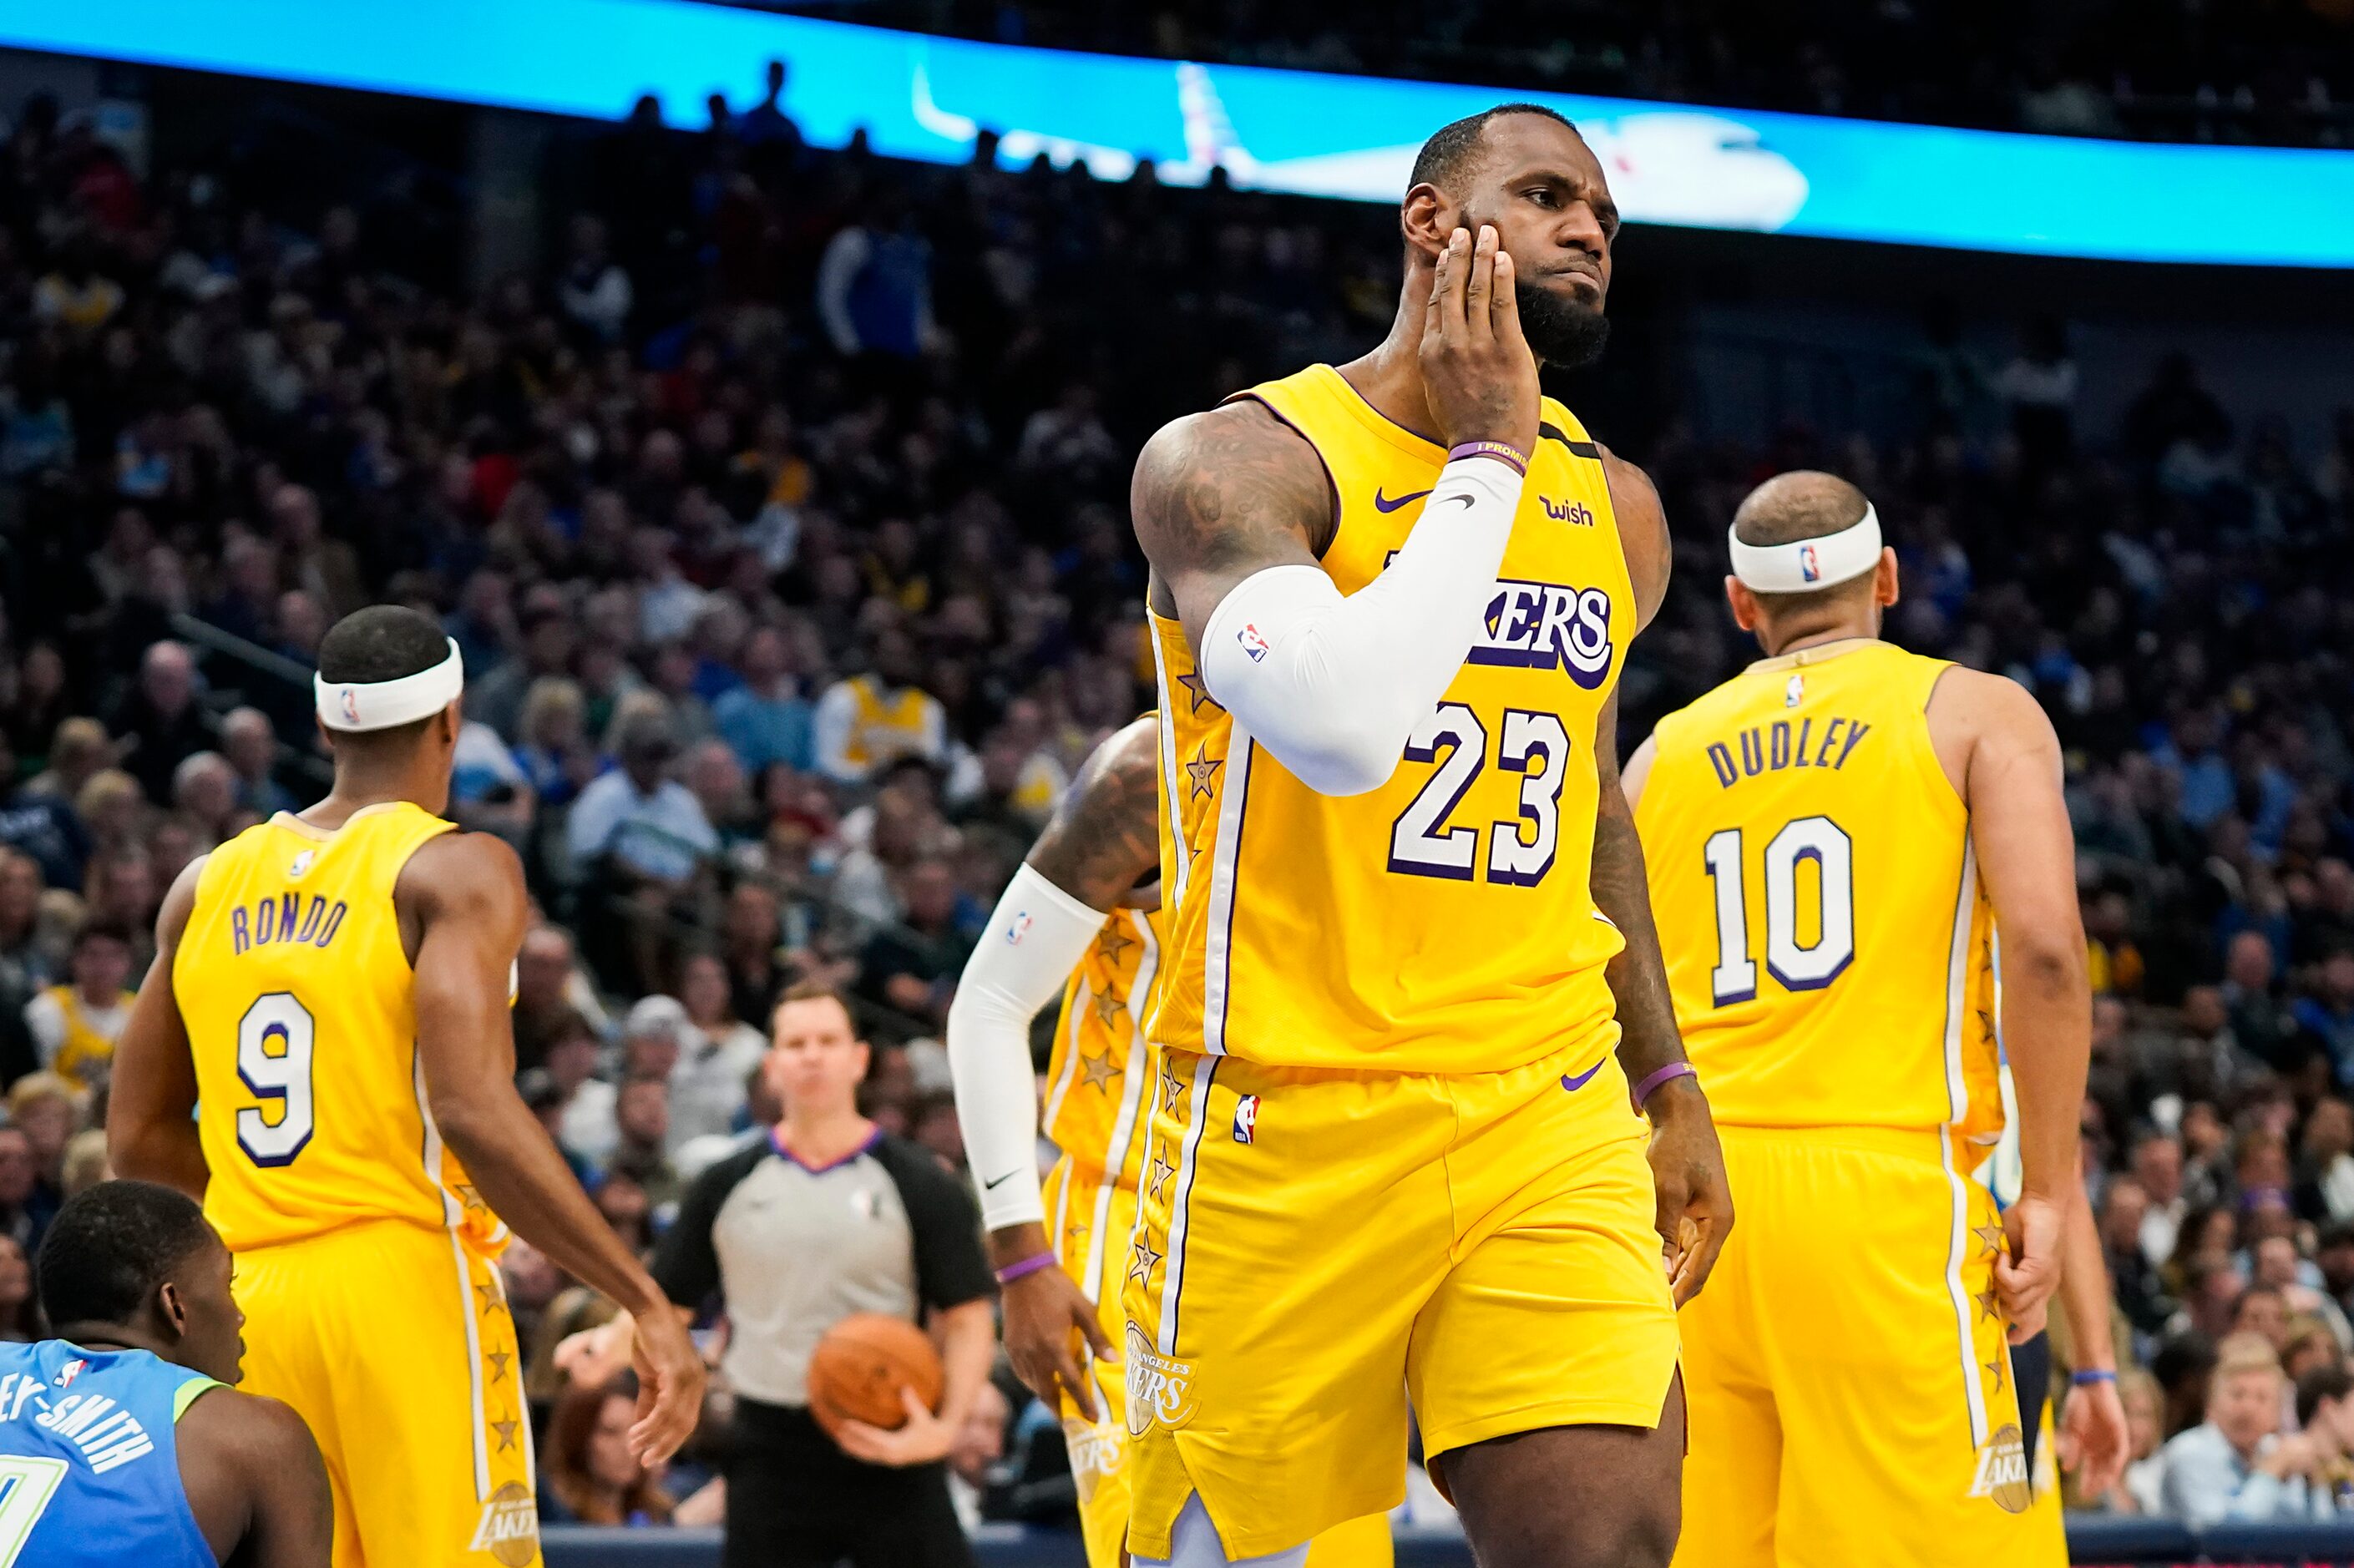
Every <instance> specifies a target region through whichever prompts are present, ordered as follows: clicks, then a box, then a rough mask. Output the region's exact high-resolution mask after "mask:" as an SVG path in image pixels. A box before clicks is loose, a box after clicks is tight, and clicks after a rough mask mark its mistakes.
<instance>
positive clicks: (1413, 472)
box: [1148, 365, 1636, 1074]
mask: <svg viewBox="0 0 2354 1568" xmlns="http://www.w3.org/2000/svg"><path fill="white" fill-rule="evenodd" d="M1241 396H1243V397H1249V398H1252V399H1255V400H1256V401H1257V402H1259V403H1262V404H1264V405H1265V406H1266V407H1267V408H1268V409H1269V410H1270V411H1271V412H1272V413H1273V414H1274V415H1275V417H1276V418H1278V419H1280V420H1282V421H1283V422H1284V423H1285V424H1286V425H1288V426H1289V427H1290V428H1291V429H1294V430H1296V431H1298V432H1299V434H1300V435H1301V436H1302V437H1304V438H1305V439H1306V440H1307V441H1308V443H1309V444H1310V446H1311V447H1313V448H1314V449H1315V450H1316V454H1317V456H1318V457H1319V458H1320V459H1321V460H1322V462H1323V465H1324V470H1325V473H1326V475H1327V476H1328V478H1329V479H1330V481H1331V490H1332V496H1333V505H1334V507H1335V511H1336V523H1337V527H1336V528H1335V530H1334V534H1333V537H1332V541H1331V546H1329V547H1328V548H1327V549H1326V551H1325V552H1324V556H1323V560H1322V565H1323V568H1324V570H1325V571H1326V572H1327V573H1328V574H1330V575H1331V578H1332V580H1333V582H1334V584H1335V585H1337V586H1338V587H1339V588H1340V590H1341V593H1343V594H1352V593H1355V592H1356V591H1357V590H1358V589H1360V588H1364V587H1365V586H1366V585H1367V584H1369V583H1371V582H1372V581H1373V579H1374V578H1375V577H1378V576H1380V575H1381V573H1382V571H1383V570H1384V567H1387V565H1388V564H1389V561H1390V558H1391V557H1392V556H1394V554H1395V553H1396V551H1397V550H1398V549H1399V547H1400V546H1403V545H1404V544H1405V541H1406V537H1407V535H1409V534H1410V533H1411V532H1412V531H1413V530H1414V529H1415V528H1416V527H1417V526H1420V527H1429V528H1441V529H1444V528H1446V527H1447V526H1448V520H1447V519H1446V518H1444V517H1431V518H1429V519H1428V520H1427V521H1423V520H1422V513H1423V504H1424V498H1425V497H1426V496H1427V495H1428V494H1429V493H1430V490H1431V487H1432V486H1433V485H1434V484H1435V483H1436V482H1437V477H1438V472H1439V470H1440V469H1441V468H1442V467H1444V466H1445V464H1446V461H1447V454H1446V452H1445V450H1443V449H1441V448H1440V447H1438V446H1437V445H1435V444H1433V443H1432V442H1430V441H1428V440H1425V439H1424V438H1422V437H1421V436H1418V435H1416V434H1415V433H1414V432H1412V431H1410V430H1406V429H1402V428H1400V427H1399V426H1397V425H1395V424H1393V423H1392V422H1391V421H1389V420H1388V419H1386V418H1384V417H1383V416H1382V415H1380V414H1378V413H1376V412H1375V411H1374V410H1373V408H1372V407H1371V405H1369V404H1367V403H1366V402H1365V400H1364V399H1363V397H1360V396H1359V395H1358V394H1357V392H1356V390H1355V388H1353V387H1351V386H1350V385H1349V383H1348V381H1347V380H1346V379H1345V378H1344V377H1342V376H1341V374H1340V373H1339V372H1338V371H1336V370H1334V369H1332V368H1331V366H1323V365H1319V366H1310V368H1308V369H1306V370H1303V371H1301V372H1299V374H1298V375H1296V376H1287V377H1285V378H1284V379H1282V380H1280V381H1272V382H1268V383H1266V384H1265V385H1262V386H1259V387H1254V388H1252V389H1251V390H1250V391H1249V392H1247V393H1244V394H1242V395H1241ZM1541 417H1542V419H1543V426H1542V429H1541V435H1540V439H1539V440H1538V441H1537V450H1536V451H1535V453H1534V455H1533V456H1532V459H1531V461H1530V464H1529V472H1528V480H1527V483H1526V485H1525V487H1524V488H1523V489H1522V495H1521V507H1520V511H1519V514H1517V515H1516V516H1515V518H1514V519H1513V524H1512V532H1511V539H1510V542H1509V543H1508V545H1507V546H1506V548H1505V552H1504V560H1503V565H1502V567H1501V569H1500V571H1499V572H1498V574H1497V581H1496V586H1495V590H1494V592H1493V594H1492V595H1491V596H1490V599H1489V600H1488V603H1487V606H1486V609H1485V613H1484V616H1483V618H1482V620H1481V623H1480V624H1479V625H1478V626H1476V627H1473V628H1470V629H1469V630H1470V632H1471V634H1472V635H1471V645H1470V649H1469V654H1468V656H1467V657H1466V658H1465V660H1464V662H1463V666H1462V668H1461V669H1460V670H1458V672H1457V673H1456V676H1455V679H1454V681H1453V682H1452V683H1450V684H1449V685H1448V687H1447V692H1446V694H1445V695H1444V696H1443V697H1442V698H1441V700H1440V701H1439V702H1438V704H1437V705H1436V706H1435V707H1434V708H1433V709H1432V711H1431V713H1430V714H1429V715H1427V716H1426V717H1425V718H1424V719H1423V720H1422V721H1421V723H1420V724H1419V725H1417V726H1416V729H1415V732H1414V734H1413V735H1412V736H1411V737H1410V738H1409V739H1408V741H1407V744H1406V746H1405V753H1404V755H1403V756H1402V757H1401V758H1400V759H1399V762H1398V766H1397V768H1396V770H1395V771H1394V773H1393V774H1392V775H1391V776H1390V779H1389V780H1388V782H1387V783H1385V784H1384V785H1382V786H1381V787H1380V788H1379V789H1373V790H1370V791H1368V792H1367V793H1365V794H1363V795H1356V796H1351V797H1346V798H1341V797H1334V796H1328V795H1320V794H1318V793H1317V792H1316V791H1314V790H1312V789H1310V788H1309V787H1308V786H1307V785H1305V784H1303V783H1301V782H1300V781H1299V779H1296V778H1294V777H1293V776H1292V774H1291V773H1290V771H1289V770H1288V768H1285V767H1284V766H1283V764H1282V763H1281V762H1279V761H1278V760H1277V759H1276V758H1275V757H1274V756H1273V755H1272V754H1271V753H1269V752H1268V751H1267V748H1266V747H1264V746H1262V745H1260V744H1259V743H1258V742H1257V741H1256V740H1255V739H1253V737H1252V736H1250V735H1249V734H1247V733H1246V731H1245V730H1244V729H1243V728H1242V726H1239V725H1237V724H1236V723H1235V721H1234V720H1233V718H1232V717H1231V715H1228V714H1227V713H1226V712H1225V709H1223V708H1221V707H1220V706H1219V705H1218V704H1217V701H1216V699H1215V698H1214V697H1213V696H1212V695H1211V694H1210V693H1209V692H1208V691H1207V690H1206V688H1205V687H1204V684H1203V682H1202V679H1201V676H1200V674H1199V673H1198V672H1197V670H1196V668H1195V662H1194V659H1193V654H1192V652H1190V650H1189V649H1188V647H1187V645H1186V641H1185V635H1184V632H1183V630H1182V629H1181V628H1180V627H1179V626H1178V625H1177V623H1176V622H1174V621H1172V620H1168V619H1166V618H1164V617H1161V616H1159V615H1155V616H1153V617H1152V631H1153V641H1154V650H1155V654H1156V657H1157V659H1158V661H1159V667H1160V668H1159V674H1160V683H1161V694H1160V696H1161V804H1162V844H1161V856H1162V864H1161V889H1162V896H1163V897H1164V899H1166V900H1167V901H1168V906H1169V909H1170V912H1169V913H1168V914H1167V915H1166V916H1164V918H1165V919H1166V921H1167V923H1168V927H1169V939H1168V947H1167V949H1166V951H1165V953H1164V955H1163V960H1162V961H1163V968H1164V975H1163V980H1162V984H1161V989H1160V991H1158V992H1157V1002H1156V1008H1155V1012H1154V1013H1153V1015H1152V1017H1151V1019H1150V1021H1149V1022H1148V1033H1150V1036H1151V1038H1152V1040H1153V1042H1154V1043H1155V1044H1157V1045H1161V1046H1166V1047H1168V1048H1171V1049H1173V1050H1179V1051H1191V1052H1200V1053H1204V1054H1211V1055H1221V1054H1231V1055H1234V1056H1237V1057H1240V1058H1242V1059H1244V1060H1246V1061H1253V1062H1258V1063H1262V1064H1266V1065H1274V1066H1288V1067H1310V1068H1322V1069H1341V1070H1357V1071H1378V1072H1394V1073H1441V1074H1458V1073H1500V1072H1506V1071H1510V1070H1511V1069H1512V1068H1515V1067H1519V1066H1523V1065H1527V1064H1529V1063H1532V1062H1534V1061H1537V1060H1539V1059H1540V1058H1543V1057H1544V1056H1547V1055H1550V1054H1556V1053H1561V1052H1564V1051H1565V1050H1569V1049H1570V1048H1572V1047H1582V1049H1579V1050H1577V1051H1576V1053H1575V1054H1576V1056H1577V1059H1578V1061H1579V1063H1580V1064H1581V1065H1590V1064H1592V1063H1594V1062H1598V1061H1600V1060H1601V1059H1602V1057H1603V1056H1604V1055H1605V1054H1606V1053H1607V1052H1609V1051H1610V1050H1611V1049H1612V1048H1613V1047H1614V1046H1615V1045H1616V1044H1617V1039H1618V1031H1617V1020H1616V1017H1615V1015H1614V1011H1613V1005H1612V1001H1611V996H1610V991H1609V987H1608V986H1607V984H1606V981H1605V980H1604V978H1603V966H1604V965H1605V964H1606V963H1607V962H1608V961H1609V959H1610V958H1611V957H1612V955H1614V954H1616V953H1617V951H1618V950H1619V948H1620V946H1621V944H1620V941H1619V938H1618V933H1617V928H1616V927H1613V926H1611V924H1610V923H1609V922H1608V921H1607V920H1606V919H1605V918H1604V917H1603V916H1602V914H1601V912H1600V911H1599V910H1597V909H1596V906H1595V904H1594V897H1593V893H1592V890H1591V887H1590V885H1589V883H1588V876H1587V874H1588V871H1589V869H1590V864H1591V861H1592V858H1593V849H1594V820H1595V800H1596V770H1595V763H1594V749H1593V748H1594V733H1595V725H1596V719H1597V718H1598V717H1599V715H1600V714H1601V710H1602V706H1603V705H1604V703H1605V701H1606V699H1607V698H1608V697H1609V695H1610V692H1611V689H1612V685H1613V683H1615V682H1616V681H1617V678H1618V671H1619V666H1620V664H1621V662H1622V661H1623V660H1624V657H1625V653H1626V645H1627V641H1628V639H1629V638H1630V637H1632V636H1633V634H1634V630H1635V619H1636V610H1635V602H1634V591H1633V588H1632V586H1631V584H1630V582H1629V579H1628V571H1627V563H1626V557H1625V555H1624V553H1623V552H1622V550H1621V548H1620V545H1619V538H1618V526H1617V517H1616V514H1614V512H1613V510H1612V508H1611V504H1610V492H1609V487H1608V484H1607V482H1606V481H1605V479H1604V475H1603V465H1602V461H1601V452H1600V450H1599V449H1598V448H1596V446H1595V444H1594V443H1593V442H1592V440H1589V439H1588V438H1587V436H1586V433H1585V429H1584V427H1582V426H1581V425H1579V424H1578V422H1577V420H1576V419H1575V418H1573V417H1572V416H1571V414H1570V413H1569V411H1568V410H1567V409H1566V408H1563V407H1562V406H1561V405H1560V404H1559V403H1556V402H1554V401H1553V399H1551V398H1547V399H1545V400H1544V403H1543V413H1542V416H1541ZM1237 634H1238V635H1241V636H1243V637H1245V638H1246V639H1248V638H1250V637H1252V636H1253V635H1255V634H1254V633H1253V632H1252V630H1251V629H1250V628H1247V627H1246V628H1242V629H1240V631H1239V633H1237ZM1341 675H1342V677H1343V678H1344V679H1345V678H1346V675H1347V672H1345V671H1343V672H1341Z"/></svg>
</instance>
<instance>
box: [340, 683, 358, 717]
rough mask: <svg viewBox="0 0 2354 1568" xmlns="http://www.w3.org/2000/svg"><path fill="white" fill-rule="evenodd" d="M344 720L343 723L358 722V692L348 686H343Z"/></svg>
mask: <svg viewBox="0 0 2354 1568" xmlns="http://www.w3.org/2000/svg"><path fill="white" fill-rule="evenodd" d="M344 722H345V724H357V723H359V722H360V694H358V693H357V692H355V691H354V690H352V689H351V688H350V687H349V686H345V688H344Z"/></svg>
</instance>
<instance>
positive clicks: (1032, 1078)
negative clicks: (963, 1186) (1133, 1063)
mask: <svg viewBox="0 0 2354 1568" xmlns="http://www.w3.org/2000/svg"><path fill="white" fill-rule="evenodd" d="M1104 918H1105V916H1103V914H1102V913H1101V912H1099V911H1097V910H1095V909H1091V908H1089V907H1087V905H1085V904H1082V903H1081V902H1079V900H1077V899H1076V898H1074V897H1072V896H1071V895H1069V894H1067V893H1066V892H1064V891H1063V890H1062V889H1061V888H1059V887H1057V886H1055V885H1054V884H1053V883H1051V882H1049V881H1047V880H1046V878H1045V877H1044V876H1043V875H1041V874H1039V873H1038V872H1037V870H1036V869H1035V868H1034V867H1033V866H1031V865H1030V864H1029V863H1028V862H1026V861H1025V862H1023V865H1022V867H1021V869H1020V870H1018V871H1016V872H1015V873H1014V874H1013V881H1012V882H1010V883H1008V884H1007V885H1006V888H1005V894H1004V896H1002V898H1000V899H999V900H998V901H997V911H996V913H995V914H993V915H991V916H990V920H989V930H988V932H987V934H986V935H984V936H983V937H982V938H981V945H980V946H978V947H976V948H973V950H972V957H971V958H970V959H967V960H966V962H965V966H964V977H963V978H962V979H961V980H959V981H958V982H957V991H956V1000H955V1001H952V1002H951V1003H949V1030H948V1035H949V1037H948V1051H949V1071H950V1072H951V1073H952V1074H953V1075H955V1078H956V1103H957V1120H958V1121H959V1123H960V1124H961V1126H962V1128H963V1131H964V1150H965V1159H966V1161H967V1163H968V1164H970V1166H971V1168H972V1174H973V1181H974V1184H975V1185H976V1186H978V1187H979V1188H980V1189H981V1223H982V1224H985V1225H986V1226H988V1227H989V1228H990V1229H991V1230H997V1229H1000V1228H1002V1227H1003V1226H1006V1225H1018V1224H1027V1223H1029V1222H1031V1221H1041V1220H1044V1218H1045V1217H1046V1207H1045V1203H1044V1200H1043V1198H1042V1196H1041V1194H1040V1191H1039V1185H1038V1085H1037V1075H1036V1073H1035V1072H1034V1069H1033V1068H1032V1066H1031V1064H1030V1021H1031V1020H1032V1019H1033V1018H1034V1017H1036V1016H1037V1015H1038V1010H1039V1009H1040V1008H1042V1007H1044V1006H1045V1005H1046V1004H1047V1003H1048V1002H1050V1001H1054V1000H1055V998H1056V997H1058V996H1060V995H1062V993H1063V987H1064V985H1065V983H1066V981H1068V980H1069V979H1070V976H1071V971H1072V970H1073V969H1076V968H1077V967H1078V963H1079V960H1080V959H1083V958H1085V957H1087V945H1088V944H1089V943H1091V942H1093V941H1094V940H1095V939H1096V936H1097V933H1098V932H1100V931H1101V930H1102V929H1103V923H1104Z"/></svg>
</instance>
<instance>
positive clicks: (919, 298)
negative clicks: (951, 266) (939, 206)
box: [817, 186, 939, 359]
mask: <svg viewBox="0 0 2354 1568" xmlns="http://www.w3.org/2000/svg"><path fill="white" fill-rule="evenodd" d="M817 313H818V319H819V321H821V322H822V323H824V326H825V334H826V336H827V337H828V338H829V339H830V340H831V341H832V344H833V347H834V351H835V352H836V353H838V354H841V355H843V356H844V357H845V358H855V357H857V356H858V355H862V354H876V355H890V356H892V357H894V358H898V359H912V358H914V357H915V356H916V355H918V354H921V353H923V352H924V351H925V350H927V349H929V348H931V347H932V346H933V345H934V344H935V343H936V342H937V340H938V334H939V328H938V326H937V325H936V324H935V323H934V322H933V320H932V248H931V244H930V242H929V241H928V240H927V239H925V238H924V237H923V235H922V233H921V232H920V231H919V230H918V229H917V228H916V226H915V225H914V223H913V222H912V221H910V217H909V214H908V212H907V200H906V198H905V197H904V196H902V195H901V194H900V193H899V191H898V190H897V188H896V187H895V186H885V188H884V189H883V190H882V191H880V192H878V193H877V196H876V199H875V201H874V203H873V204H872V205H871V207H869V209H868V210H867V211H866V212H864V213H863V214H861V215H860V216H859V219H858V220H857V221H854V222H852V223H850V224H847V225H845V226H844V227H843V228H840V229H838V230H836V231H835V233H834V236H833V238H832V239H830V240H828V241H827V242H826V247H825V254H824V255H823V256H822V258H821V259H820V260H819V261H818V269H817Z"/></svg>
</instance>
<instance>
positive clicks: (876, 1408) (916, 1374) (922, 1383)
mask: <svg viewBox="0 0 2354 1568" xmlns="http://www.w3.org/2000/svg"><path fill="white" fill-rule="evenodd" d="M902 1388H912V1389H914V1390H915V1391H916V1397H917V1398H918V1399H920V1400H922V1401H923V1402H924V1404H925V1405H926V1406H927V1407H928V1408H930V1409H933V1410H938V1408H939V1407H940V1393H941V1390H942V1388H943V1381H942V1377H941V1371H940V1352H939V1351H937V1350H935V1349H933V1348H932V1341H931V1337H930V1336H929V1335H928V1334H926V1333H925V1332H924V1331H923V1330H921V1329H918V1328H917V1327H916V1325H914V1324H913V1323H910V1322H908V1321H907V1319H904V1318H890V1317H885V1315H883V1314H882V1313H880V1312H860V1313H856V1314H854V1315H853V1316H851V1317H848V1318H844V1319H843V1320H842V1321H841V1322H839V1323H836V1324H835V1325H834V1326H833V1327H832V1328H831V1329H828V1330H826V1331H825V1338H824V1339H822V1340H819V1341H818V1342H817V1353H816V1354H815V1355H813V1356H811V1357H810V1367H809V1404H810V1414H811V1415H813V1416H815V1417H816V1418H817V1424H818V1425H820V1426H822V1427H823V1428H824V1429H825V1434H826V1436H829V1437H837V1436H840V1434H841V1431H842V1424H843V1422H845V1421H863V1422H864V1423H865V1424H866V1425H869V1426H879V1427H882V1428H883V1429H884V1430H885V1431H891V1430H894V1429H896V1428H898V1427H901V1426H905V1425H907V1406H906V1405H905V1404H902V1403H900V1399H899V1391H900V1389H902Z"/></svg>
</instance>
